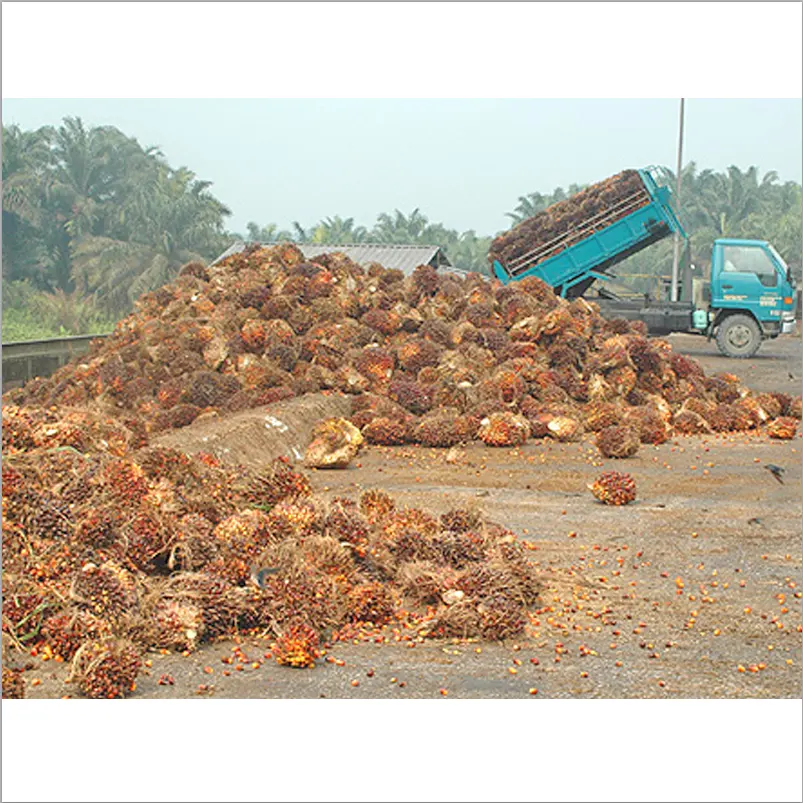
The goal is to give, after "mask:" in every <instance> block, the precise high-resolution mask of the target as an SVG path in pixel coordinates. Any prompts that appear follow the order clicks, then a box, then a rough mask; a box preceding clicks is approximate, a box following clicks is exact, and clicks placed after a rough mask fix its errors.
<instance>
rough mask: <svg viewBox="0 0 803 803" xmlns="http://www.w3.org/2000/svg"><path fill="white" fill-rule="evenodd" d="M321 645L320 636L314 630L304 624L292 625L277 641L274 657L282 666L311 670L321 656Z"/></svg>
mask: <svg viewBox="0 0 803 803" xmlns="http://www.w3.org/2000/svg"><path fill="white" fill-rule="evenodd" d="M319 644H320V636H319V635H318V633H317V632H316V631H315V629H314V628H312V627H310V626H309V625H307V624H304V623H299V624H292V625H290V626H289V627H288V628H287V629H286V630H285V631H284V632H283V633H282V634H281V635H280V636H279V638H277V639H276V646H275V648H274V650H273V655H274V657H275V658H276V663H277V664H280V665H282V666H291V667H294V668H296V669H303V668H306V667H310V668H311V667H314V666H315V659H316V658H320V656H321V653H320V650H319Z"/></svg>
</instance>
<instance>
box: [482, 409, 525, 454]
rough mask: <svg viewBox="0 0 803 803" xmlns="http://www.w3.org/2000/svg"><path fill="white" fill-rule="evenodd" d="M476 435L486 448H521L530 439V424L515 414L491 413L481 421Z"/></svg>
mask: <svg viewBox="0 0 803 803" xmlns="http://www.w3.org/2000/svg"><path fill="white" fill-rule="evenodd" d="M477 435H478V437H479V439H480V440H481V441H482V442H483V443H486V444H487V445H488V446H521V445H522V444H524V443H526V442H527V438H529V437H530V424H529V423H528V421H527V419H526V418H525V417H524V416H522V415H517V414H516V413H492V414H491V415H490V416H488V417H487V418H485V419H483V420H482V422H481V423H480V427H479V429H478V430H477Z"/></svg>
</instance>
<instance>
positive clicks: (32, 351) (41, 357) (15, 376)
mask: <svg viewBox="0 0 803 803" xmlns="http://www.w3.org/2000/svg"><path fill="white" fill-rule="evenodd" d="M108 336H109V335H108V334H101V335H77V336H75V337H57V338H48V339H47V340H19V341H17V342H15V343H3V392H5V391H7V390H10V389H11V388H16V387H20V386H21V385H24V384H25V383H26V382H29V381H30V380H31V379H34V378H35V377H37V376H42V377H45V376H50V375H51V374H53V373H55V372H56V371H57V370H58V369H59V368H61V366H62V365H65V364H66V363H68V362H69V361H70V360H71V359H72V358H73V357H78V356H79V355H81V354H86V352H87V351H89V346H90V343H91V342H92V341H93V340H97V339H98V338H104V337H108Z"/></svg>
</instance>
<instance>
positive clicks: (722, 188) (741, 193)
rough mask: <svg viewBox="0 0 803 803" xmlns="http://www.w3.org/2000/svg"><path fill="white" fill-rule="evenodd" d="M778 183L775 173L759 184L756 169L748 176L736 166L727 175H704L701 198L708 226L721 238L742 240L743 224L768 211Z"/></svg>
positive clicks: (699, 192)
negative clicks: (755, 215)
mask: <svg viewBox="0 0 803 803" xmlns="http://www.w3.org/2000/svg"><path fill="white" fill-rule="evenodd" d="M777 181H778V174H777V173H776V172H775V171H774V170H773V171H770V172H768V173H765V174H764V177H763V178H762V179H761V180H759V175H758V168H757V167H755V166H752V167H749V168H748V169H747V170H746V171H745V172H744V173H742V171H741V170H740V169H739V168H738V167H736V166H735V165H731V166H730V167H729V168H728V170H727V172H725V173H711V172H710V171H704V173H703V174H701V176H700V177H699V181H698V187H699V189H698V197H699V204H700V209H701V211H702V212H703V213H704V215H705V218H706V225H707V226H709V227H710V228H712V229H713V230H714V231H715V232H716V233H717V235H718V236H719V237H736V236H738V229H739V225H740V223H741V221H743V220H745V219H746V218H747V217H748V216H750V215H751V214H756V213H759V212H761V211H762V210H763V209H764V208H765V203H766V201H767V199H768V197H769V196H770V194H771V192H772V190H773V189H774V188H775V184H776V182H777Z"/></svg>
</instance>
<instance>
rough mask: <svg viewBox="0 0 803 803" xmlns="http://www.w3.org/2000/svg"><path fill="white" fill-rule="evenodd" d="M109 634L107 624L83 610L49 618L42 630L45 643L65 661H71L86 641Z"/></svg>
mask: <svg viewBox="0 0 803 803" xmlns="http://www.w3.org/2000/svg"><path fill="white" fill-rule="evenodd" d="M109 632H110V626H109V623H108V622H106V621H105V620H103V619H101V618H99V617H97V616H94V615H93V614H91V613H89V612H88V611H83V610H67V611H65V612H64V613H59V614H56V615H55V616H50V617H48V619H47V621H45V623H44V626H43V628H42V635H43V638H44V641H45V643H46V644H47V645H49V646H50V649H51V650H52V651H53V654H54V655H57V656H60V657H61V658H63V659H64V660H65V661H69V660H71V659H72V658H73V656H74V655H75V653H76V652H78V650H79V648H80V647H81V645H82V644H84V643H85V642H86V641H89V640H97V639H100V638H102V637H104V636H108V635H109Z"/></svg>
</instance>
